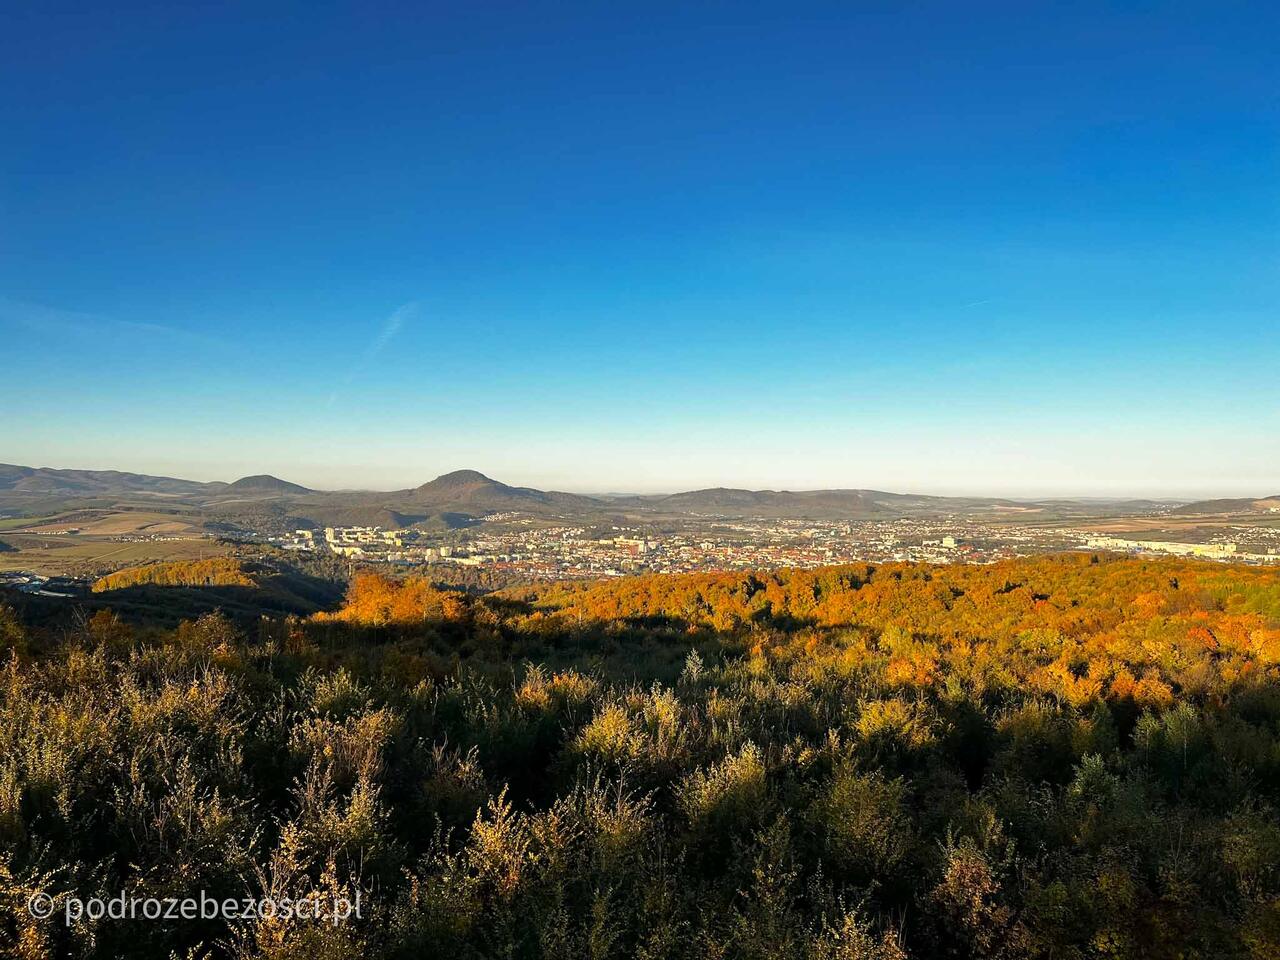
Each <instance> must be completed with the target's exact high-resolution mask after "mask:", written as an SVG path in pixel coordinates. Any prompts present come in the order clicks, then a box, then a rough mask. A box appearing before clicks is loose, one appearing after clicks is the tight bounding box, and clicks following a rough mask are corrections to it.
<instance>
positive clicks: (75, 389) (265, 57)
mask: <svg viewBox="0 0 1280 960" xmlns="http://www.w3.org/2000/svg"><path fill="white" fill-rule="evenodd" d="M183 8H185V9H183ZM3 19H4V25H3V29H0V89H3V90H4V91H5V93H4V94H0V130H2V131H3V133H2V134H0V383H3V385H4V387H3V391H2V397H3V414H2V415H0V460H4V461H9V462H18V463H29V464H38V465H48V466H66V467H86V468H118V469H133V470H139V471H145V472H161V473H169V474H175V475H180V476H190V477H195V478H200V479H214V478H220V479H231V478H234V477H235V476H239V475H241V474H245V473H257V472H271V473H275V474H278V475H281V476H284V477H287V478H289V479H292V480H297V481H300V482H303V483H309V484H312V485H317V486H325V487H337V486H360V487H374V488H393V487H400V486H405V485H409V484H415V483H419V482H422V481H423V480H426V479H429V478H430V477H432V476H434V475H436V474H438V473H441V472H444V471H447V470H451V469H457V468H462V467H472V468H476V469H480V470H483V471H485V472H486V473H489V474H491V475H493V476H497V477H499V478H501V479H504V480H507V481H509V482H516V483H522V484H529V485H536V486H543V487H554V488H559V489H570V490H587V491H592V490H594V491H602V490H646V491H648V490H673V489H682V488H690V487H697V486H710V485H733V486H751V487H788V488H792V489H798V488H813V487H829V486H845V487H878V488H885V489H893V490H904V491H920V492H942V493H982V492H987V493H998V494H1018V493H1022V494H1026V495H1041V494H1046V493H1062V494H1112V493H1123V494H1151V495H1172V496H1178V495H1187V496H1197V495H1202V494H1211V493H1221V494H1232V493H1239V494H1259V495H1261V494H1273V493H1278V492H1280V383H1278V377H1280V95H1278V94H1277V91H1278V90H1280V66H1278V62H1280V61H1277V58H1276V56H1275V48H1274V38H1275V37H1276V36H1277V35H1280V7H1277V6H1276V5H1275V4H1270V3H1258V4H1249V3H1239V4H1231V5H1222V4H1212V3H1203V4H1160V3H1135V4H1119V3H1111V4H1070V5H1067V4H1052V5H1050V4H1046V5H1036V4H1025V3H1019V4H1013V3H1010V4H982V3H978V4H968V3H966V4H960V3H950V4H946V3H932V4H931V3H917V4H903V3H884V4H873V3H855V4H850V3H840V4H795V3H787V4H751V3H746V4H744V3H726V4H670V5H664V4H656V3H655V4H636V5H630V6H626V5H622V4H582V5H574V4H560V3H558V4H541V3H521V4H514V3H513V4H451V5H429V4H412V5H409V4H406V5H403V6H397V5H385V4H366V5H361V6H359V7H357V6H355V5H351V6H342V5H336V4H312V5H307V6H298V7H285V6H270V5H266V4H254V5H245V6H242V7H239V8H236V7H234V6H232V5H225V6H220V7H218V8H216V9H214V8H209V7H203V6H196V5H182V4H175V5H120V6H113V7H111V8H110V9H108V8H106V7H102V6H100V8H99V9H96V10H94V9H90V8H86V6H85V5H79V8H78V9H77V8H76V7H73V6H66V7H62V6H59V5H58V4H52V3H51V4H32V5H28V7H27V9H17V8H14V7H12V6H11V8H10V9H9V10H7V11H6V12H5V13H4V14H3Z"/></svg>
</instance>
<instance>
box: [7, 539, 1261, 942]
mask: <svg viewBox="0 0 1280 960" xmlns="http://www.w3.org/2000/svg"><path fill="white" fill-rule="evenodd" d="M0 645H2V646H3V655H4V657H5V658H6V662H5V666H4V668H3V672H2V673H0V910H2V911H3V914H2V915H0V943H2V944H3V945H5V946H8V947H9V948H10V949H11V950H12V951H14V952H16V954H17V955H19V956H24V957H31V958H36V957H53V956H85V957H168V956H170V955H175V956H178V957H202V956H231V957H240V958H286V957H306V958H308V960H323V958H337V957H404V958H410V957H453V958H458V960H462V958H468V957H475V958H479V957H591V958H607V957H619V958H623V957H648V958H653V960H657V958H667V957H673V958H694V957H698V958H702V957H724V958H738V957H741V958H754V957H779V958H781V957H811V958H831V960H835V958H846V960H853V958H880V960H889V958H905V957H921V958H932V957H965V958H1023V957H1026V958H1041V957H1043V958H1050V957H1052V958H1055V960H1062V958H1086V957H1134V958H1137V957H1155V958H1166V957H1167V958H1175V957H1181V958H1189V957H1204V958H1218V957H1225V958H1231V957H1239V958H1259V960H1260V958H1268V957H1277V956H1280V867H1278V866H1277V864H1280V821H1278V820H1277V816H1276V810H1277V807H1278V806H1280V575H1277V574H1276V573H1274V572H1266V571H1259V570H1251V569H1246V568H1231V567H1222V566H1216V565H1211V564H1199V563H1193V562H1186V561H1168V562H1143V561H1132V560H1123V561H1121V560H1103V561H1101V562H1097V561H1093V562H1091V559H1090V558H1088V557H1067V558H1051V559H1036V560H1022V561H1016V562H1009V563H1003V564H997V565H994V566H989V567H973V566H956V567H924V566H889V567H884V568H880V569H873V568H870V567H864V566H860V567H846V568H831V569H826V570H818V571H779V572H775V573H756V574H732V575H729V574H724V575H705V576H704V575H696V576H681V577H646V578H636V579H631V580H623V581H616V582H611V583H606V584H597V585H563V586H562V585H548V586H544V587H537V588H533V589H529V590H523V591H512V592H509V593H506V594H499V595H495V596H490V597H483V598H479V597H473V596H468V595H465V594H462V593H452V592H448V591H440V590H437V589H435V588H432V587H431V586H430V585H429V584H427V583H424V582H415V581H406V582H392V581H388V580H385V579H382V578H379V577H376V576H362V577H357V578H356V579H355V580H354V581H353V583H352V586H351V591H350V595H349V600H348V603H347V604H346V605H345V606H344V607H343V608H342V609H341V610H339V611H337V612H336V613H333V614H328V615H323V616H320V617H317V618H313V619H311V620H299V619H296V618H280V619H274V620H263V621H262V622H261V623H260V624H259V625H258V626H257V628H256V629H255V630H253V631H252V632H251V633H250V634H248V635H247V634H246V633H245V632H244V631H243V628H241V627H237V626H235V625H233V623H232V622H230V621H229V620H227V619H225V618H223V617H220V616H218V615H209V616H205V617H202V618H201V619H199V620H197V621H193V622H189V623H186V624H184V625H183V626H182V627H180V628H178V629H176V630H173V631H164V630H159V629H150V630H148V629H146V628H140V627H136V626H132V627H131V626H129V625H127V624H126V623H124V622H122V621H121V620H119V619H118V618H116V617H114V616H113V615H112V614H111V613H110V612H101V613H98V614H97V615H95V616H94V617H92V618H90V619H88V620H86V621H83V622H82V623H81V624H80V625H79V626H78V627H76V628H75V629H73V630H71V631H59V632H58V633H57V634H51V633H48V632H44V631H41V630H40V629H36V628H33V627H32V626H31V625H29V624H23V623H21V622H20V620H19V619H18V618H17V617H15V616H14V615H13V614H12V611H6V610H4V609H0ZM119 891H125V892H127V893H128V894H129V895H132V896H159V897H164V896H179V897H181V896H187V895H193V894H198V892H199V891H206V892H208V893H209V894H210V895H215V896H260V895H263V894H270V895H274V896H286V895H294V896H297V895H303V894H311V893H317V892H323V893H326V894H328V895H330V896H334V895H343V894H349V895H354V894H355V892H356V891H359V892H360V894H361V897H362V902H363V903H364V905H365V909H364V911H363V916H362V918H361V919H359V920H355V919H352V920H349V921H346V922H343V923H340V924H336V925H335V924H331V923H315V922H309V921H297V920H290V921H284V920H274V921H272V920H262V921H258V922H254V923H226V922H222V921H217V920H210V921H203V920H192V921H178V922H163V921H147V920H141V919H139V920H134V921H114V920H107V919H103V920H100V921H97V922H89V921H81V922H78V923H75V924H73V925H72V926H71V927H70V928H68V927H66V926H64V924H63V922H62V915H61V913H58V914H56V915H55V917H54V918H53V919H50V920H47V921H38V920H35V919H33V918H32V917H31V916H30V915H29V914H28V913H27V911H26V909H25V904H26V901H27V898H28V896H30V895H31V894H32V893H34V892H48V893H49V894H51V895H52V896H54V897H55V898H60V897H64V896H66V895H69V894H73V895H75V896H79V897H90V896H94V895H98V896H111V895H114V894H116V893H117V892H119Z"/></svg>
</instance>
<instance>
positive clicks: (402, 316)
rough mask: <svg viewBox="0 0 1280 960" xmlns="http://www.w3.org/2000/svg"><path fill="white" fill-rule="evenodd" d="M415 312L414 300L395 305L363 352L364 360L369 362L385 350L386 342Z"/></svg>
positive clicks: (388, 341) (389, 340)
mask: <svg viewBox="0 0 1280 960" xmlns="http://www.w3.org/2000/svg"><path fill="white" fill-rule="evenodd" d="M417 312H418V304H417V302H416V301H414V302H411V303H406V304H403V305H402V306H399V307H397V308H396V309H395V310H394V311H393V312H392V314H391V316H389V317H387V322H386V323H384V324H383V325H382V329H381V330H380V331H378V335H377V336H376V337H374V338H373V340H372V341H370V343H369V347H368V349H367V350H365V352H364V362H365V363H369V362H370V361H372V360H373V359H374V358H375V357H377V355H378V354H380V353H381V352H382V351H383V350H385V349H386V346H387V344H388V343H390V342H391V340H392V338H394V337H395V335H396V334H397V333H399V332H400V328H401V327H402V326H404V324H405V321H407V320H411V319H413V317H414V316H415V315H416V314H417Z"/></svg>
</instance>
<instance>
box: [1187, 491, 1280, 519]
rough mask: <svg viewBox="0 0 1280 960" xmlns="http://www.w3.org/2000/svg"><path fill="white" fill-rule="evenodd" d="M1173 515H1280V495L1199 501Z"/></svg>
mask: <svg viewBox="0 0 1280 960" xmlns="http://www.w3.org/2000/svg"><path fill="white" fill-rule="evenodd" d="M1173 513H1178V514H1208V513H1280V493H1278V494H1276V495H1275V496H1271V497H1259V498H1257V499H1256V500H1255V499H1253V498H1251V497H1237V498H1226V499H1220V500H1198V501H1196V502H1195V503H1187V504H1183V505H1182V506H1180V507H1177V508H1175V509H1174V510H1173Z"/></svg>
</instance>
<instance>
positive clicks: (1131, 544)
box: [1086, 537, 1280, 563]
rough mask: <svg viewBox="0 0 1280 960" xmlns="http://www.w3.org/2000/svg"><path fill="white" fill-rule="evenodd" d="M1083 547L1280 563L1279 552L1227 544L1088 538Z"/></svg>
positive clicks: (1122, 551) (1227, 542) (1273, 548)
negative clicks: (1260, 550)
mask: <svg viewBox="0 0 1280 960" xmlns="http://www.w3.org/2000/svg"><path fill="white" fill-rule="evenodd" d="M1086 546H1088V547H1091V548H1095V549H1099V550H1114V551H1117V552H1121V553H1165V554H1172V555H1174V556H1178V557H1204V558H1206V559H1209V560H1235V561H1239V562H1241V563H1280V548H1275V547H1272V548H1268V549H1267V550H1266V552H1256V551H1242V550H1239V549H1238V545H1237V544H1235V543H1232V542H1230V541H1222V542H1210V543H1180V542H1178V541H1173V540H1126V539H1124V538H1122V537H1090V538H1089V539H1088V541H1087V543H1086Z"/></svg>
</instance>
